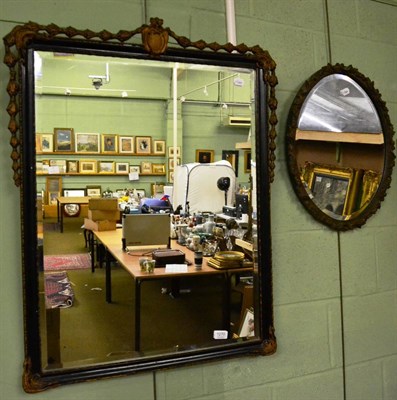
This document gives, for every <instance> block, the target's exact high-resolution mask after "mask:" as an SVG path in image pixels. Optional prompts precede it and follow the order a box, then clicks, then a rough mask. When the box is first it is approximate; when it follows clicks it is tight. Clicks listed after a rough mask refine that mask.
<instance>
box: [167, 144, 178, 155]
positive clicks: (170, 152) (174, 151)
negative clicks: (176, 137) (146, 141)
mask: <svg viewBox="0 0 397 400" xmlns="http://www.w3.org/2000/svg"><path fill="white" fill-rule="evenodd" d="M174 154H176V156H177V157H180V156H181V147H180V146H170V147H168V157H174Z"/></svg>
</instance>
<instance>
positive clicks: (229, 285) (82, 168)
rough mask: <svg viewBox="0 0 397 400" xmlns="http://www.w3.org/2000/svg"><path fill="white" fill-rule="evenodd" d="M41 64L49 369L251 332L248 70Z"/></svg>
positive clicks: (47, 58) (74, 59)
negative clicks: (82, 337)
mask: <svg viewBox="0 0 397 400" xmlns="http://www.w3.org/2000/svg"><path fill="white" fill-rule="evenodd" d="M36 64H37V68H36V77H35V78H36V100H35V101H36V129H37V133H36V154H37V157H36V174H37V193H38V197H39V203H38V204H39V209H38V217H39V220H40V223H39V231H40V237H41V238H42V243H43V255H44V262H43V269H44V280H43V291H44V292H45V293H46V297H45V298H46V302H45V304H46V306H44V305H43V308H45V309H46V312H45V313H43V314H42V316H41V318H42V321H43V326H45V327H46V329H44V330H43V332H42V346H43V349H46V351H44V352H43V363H44V364H45V365H47V367H48V368H50V369H53V368H58V367H60V366H66V367H68V366H78V365H80V363H82V364H86V363H87V362H88V363H94V364H95V363H101V362H104V361H116V360H120V359H126V358H127V359H129V358H134V357H140V356H142V355H150V354H161V353H162V352H167V353H168V352H170V351H171V352H172V351H175V350H178V349H179V350H184V349H194V348H201V347H202V348H205V347H211V346H215V345H218V342H217V341H216V340H215V336H216V335H218V334H219V335H221V336H222V337H223V339H225V340H226V343H227V342H229V343H234V342H235V341H238V340H239V338H242V337H243V338H244V337H250V336H253V335H254V328H253V324H252V322H253V306H254V300H253V298H254V286H253V252H252V220H251V215H252V212H254V213H255V210H256V204H255V202H256V199H255V197H254V198H253V199H252V198H251V197H252V196H251V190H252V188H251V185H252V179H251V177H250V176H251V172H252V168H254V167H255V163H252V162H251V150H252V149H253V148H254V145H252V143H253V142H252V141H251V113H252V112H253V109H254V108H255V104H251V98H252V95H251V92H252V78H253V76H252V73H250V72H249V71H248V70H243V69H235V70H232V69H230V68H220V67H211V66H202V65H190V64H186V65H183V64H182V65H181V64H178V65H176V64H172V63H170V64H169V65H168V64H166V63H159V62H156V61H152V62H150V64H149V65H148V64H147V62H145V64H144V65H143V64H142V62H140V61H133V60H124V59H111V60H110V59H103V58H100V57H94V56H82V55H78V54H55V53H54V54H53V53H46V52H39V53H37V54H36ZM60 71H62V74H60ZM60 76H62V78H60ZM138 77H139V78H138ZM173 82H176V89H175V88H174V89H173ZM161 220H163V221H165V224H163V222H161ZM40 243H41V242H40ZM155 248H158V253H154V252H153V250H154V249H155ZM144 250H147V251H144ZM165 255H167V258H165V259H163V258H162V257H165ZM143 258H144V261H142V260H141V259H143ZM151 261H153V262H151ZM98 310H100V313H98ZM126 321H127V322H126ZM72 326H73V327H76V328H73V331H72V330H71V329H69V328H68V327H72ZM181 327H183V329H181ZM80 328H81V329H82V330H83V331H82V332H81V334H83V333H84V334H85V335H87V334H88V336H89V337H90V338H91V340H90V344H89V345H87V344H86V343H85V344H84V346H82V343H80V341H79V340H77V339H76V338H78V337H79V336H80V335H79V333H78V330H79V329H80ZM153 328H154V329H153ZM76 330H77V331H76ZM87 332H90V333H87ZM98 332H100V333H101V334H100V335H98ZM217 332H221V333H217Z"/></svg>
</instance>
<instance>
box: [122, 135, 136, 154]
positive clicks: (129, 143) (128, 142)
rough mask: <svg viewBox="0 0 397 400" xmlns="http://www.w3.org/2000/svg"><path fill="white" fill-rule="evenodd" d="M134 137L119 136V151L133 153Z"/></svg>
mask: <svg viewBox="0 0 397 400" xmlns="http://www.w3.org/2000/svg"><path fill="white" fill-rule="evenodd" d="M133 152H134V138H133V137H132V136H119V153H133Z"/></svg>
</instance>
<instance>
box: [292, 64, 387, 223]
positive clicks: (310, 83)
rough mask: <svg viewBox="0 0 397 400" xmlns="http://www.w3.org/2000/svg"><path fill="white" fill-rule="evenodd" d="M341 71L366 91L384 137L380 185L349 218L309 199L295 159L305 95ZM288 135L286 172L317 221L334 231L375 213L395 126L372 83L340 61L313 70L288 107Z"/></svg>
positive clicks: (383, 191) (384, 182) (383, 188)
mask: <svg viewBox="0 0 397 400" xmlns="http://www.w3.org/2000/svg"><path fill="white" fill-rule="evenodd" d="M333 74H342V75H346V76H348V77H350V78H351V79H353V80H354V81H355V82H356V83H357V84H358V85H359V86H360V87H361V88H362V89H363V90H364V91H365V92H366V94H367V95H368V97H369V98H370V100H371V101H372V103H373V105H374V107H375V109H376V111H377V113H378V116H379V119H380V123H381V126H382V131H383V138H384V144H383V146H384V164H383V165H384V169H383V174H382V177H381V179H380V181H379V186H378V189H377V191H376V193H374V195H373V197H372V199H371V201H370V202H368V204H367V205H366V207H365V208H362V209H360V210H358V211H357V212H355V213H353V214H352V215H351V216H350V218H348V219H345V220H342V221H341V220H338V219H335V218H332V217H331V216H329V215H327V214H325V213H324V212H322V211H321V210H320V209H319V208H318V207H317V206H316V205H315V204H314V202H313V201H312V199H311V197H310V194H309V193H308V191H307V190H306V188H305V186H304V185H303V183H302V179H301V172H302V171H301V170H300V167H299V165H298V161H297V154H296V133H297V129H298V122H299V115H300V111H301V109H302V107H303V105H304V102H305V100H306V98H307V96H308V95H309V94H310V92H311V90H312V89H313V88H314V87H315V86H316V85H317V84H318V83H319V82H320V81H321V79H323V78H325V77H327V76H329V75H333ZM287 127H288V130H287V138H286V160H287V165H288V172H289V176H290V180H291V183H292V186H293V188H294V191H295V194H296V195H297V197H298V199H299V201H300V202H301V203H302V205H303V206H304V207H305V208H306V210H307V211H308V212H309V213H310V214H311V215H312V217H313V218H314V219H316V220H317V221H318V222H320V223H322V224H324V225H326V226H328V227H329V228H331V229H333V230H336V231H347V230H350V229H355V228H360V227H361V226H362V225H364V224H365V223H366V221H367V220H368V218H369V217H371V216H372V215H373V214H375V213H376V211H377V210H378V209H379V208H380V205H381V203H382V201H383V200H384V198H385V196H386V191H387V189H388V188H389V187H390V183H391V175H392V171H393V167H394V160H395V155H394V140H393V135H394V130H393V126H392V124H391V122H390V118H389V114H388V109H387V107H386V104H385V102H384V101H383V100H382V97H381V95H380V93H379V91H378V90H377V89H375V87H374V83H373V82H372V81H371V80H370V79H369V78H368V77H366V76H365V75H363V74H362V73H361V72H359V71H358V70H357V69H356V68H354V67H353V66H351V65H350V66H345V65H343V64H335V65H331V64H328V65H326V66H324V67H323V68H321V69H320V70H319V71H317V72H315V73H314V74H313V75H312V76H311V77H310V78H309V79H308V80H307V81H305V83H304V84H303V85H302V87H301V88H300V89H299V91H298V93H297V94H296V96H295V99H294V101H293V103H292V106H291V108H290V111H289V115H288V121H287Z"/></svg>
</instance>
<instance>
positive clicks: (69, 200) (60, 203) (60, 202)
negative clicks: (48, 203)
mask: <svg viewBox="0 0 397 400" xmlns="http://www.w3.org/2000/svg"><path fill="white" fill-rule="evenodd" d="M89 199H90V198H89V197H87V196H85V197H65V196H60V197H57V222H58V224H59V228H60V230H61V233H62V232H63V207H64V206H65V205H66V204H78V205H81V204H88V200H89Z"/></svg>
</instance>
